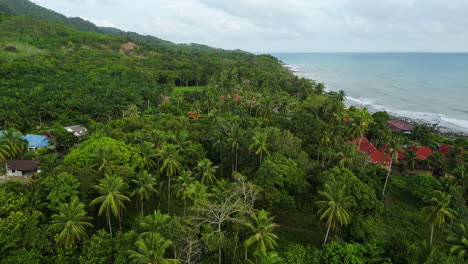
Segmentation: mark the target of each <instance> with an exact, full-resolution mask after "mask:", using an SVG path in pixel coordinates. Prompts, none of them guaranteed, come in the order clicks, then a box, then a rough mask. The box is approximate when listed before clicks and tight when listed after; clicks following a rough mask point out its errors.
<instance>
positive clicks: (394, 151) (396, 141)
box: [382, 136, 402, 196]
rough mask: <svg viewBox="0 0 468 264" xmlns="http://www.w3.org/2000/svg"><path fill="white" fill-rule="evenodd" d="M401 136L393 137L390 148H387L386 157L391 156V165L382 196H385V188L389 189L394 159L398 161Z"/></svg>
mask: <svg viewBox="0 0 468 264" xmlns="http://www.w3.org/2000/svg"><path fill="white" fill-rule="evenodd" d="M401 149H402V146H401V138H400V137H398V136H395V137H393V138H392V139H391V140H390V142H389V144H388V148H387V149H386V150H385V152H386V153H387V154H386V157H388V156H390V157H391V159H390V165H389V166H388V171H387V177H386V178H385V183H384V187H383V190H382V196H385V190H386V189H387V183H388V178H389V177H390V172H391V171H392V165H393V161H395V162H398V152H399V151H401Z"/></svg>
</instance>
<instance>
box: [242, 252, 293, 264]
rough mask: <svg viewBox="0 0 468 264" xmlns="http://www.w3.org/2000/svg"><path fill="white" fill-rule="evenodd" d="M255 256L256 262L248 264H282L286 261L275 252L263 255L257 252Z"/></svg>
mask: <svg viewBox="0 0 468 264" xmlns="http://www.w3.org/2000/svg"><path fill="white" fill-rule="evenodd" d="M254 256H255V260H256V261H255V262H253V261H250V260H249V261H248V262H247V263H249V264H254V263H255V264H280V263H284V260H283V259H282V258H281V257H280V256H279V255H278V253H277V252H275V251H270V252H268V253H266V254H263V253H262V252H260V251H255V252H254Z"/></svg>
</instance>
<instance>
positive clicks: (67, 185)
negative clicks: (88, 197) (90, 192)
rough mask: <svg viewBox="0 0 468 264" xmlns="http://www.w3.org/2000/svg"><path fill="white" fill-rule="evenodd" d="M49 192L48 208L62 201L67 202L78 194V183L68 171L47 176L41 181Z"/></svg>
mask: <svg viewBox="0 0 468 264" xmlns="http://www.w3.org/2000/svg"><path fill="white" fill-rule="evenodd" d="M42 183H43V184H44V186H45V187H46V190H47V191H48V192H49V193H48V195H47V199H48V200H49V205H48V207H49V208H50V209H52V208H55V207H57V206H58V205H60V204H62V203H67V202H69V201H70V198H71V197H73V196H77V195H79V188H80V183H79V182H78V180H77V179H76V178H75V177H74V176H73V175H71V174H69V173H66V172H64V173H60V174H58V175H56V176H49V177H47V178H45V179H44V180H43V182H42Z"/></svg>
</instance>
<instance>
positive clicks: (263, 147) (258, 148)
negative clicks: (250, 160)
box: [249, 132, 270, 164]
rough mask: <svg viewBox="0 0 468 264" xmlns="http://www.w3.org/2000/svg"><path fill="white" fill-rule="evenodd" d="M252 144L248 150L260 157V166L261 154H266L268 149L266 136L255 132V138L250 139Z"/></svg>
mask: <svg viewBox="0 0 468 264" xmlns="http://www.w3.org/2000/svg"><path fill="white" fill-rule="evenodd" d="M252 139H253V140H254V143H252V144H251V145H250V146H249V149H250V150H255V155H260V164H262V157H263V153H266V154H268V153H269V152H268V148H269V147H270V144H268V142H267V141H268V135H267V134H266V133H262V132H257V133H255V136H254V137H253V138H252Z"/></svg>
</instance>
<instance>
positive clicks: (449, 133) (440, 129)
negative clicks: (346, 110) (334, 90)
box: [278, 59, 468, 139]
mask: <svg viewBox="0 0 468 264" xmlns="http://www.w3.org/2000/svg"><path fill="white" fill-rule="evenodd" d="M278 61H279V62H280V64H281V65H282V66H283V67H284V68H285V69H286V70H288V71H289V72H291V73H292V74H294V75H296V76H298V77H303V76H300V75H299V74H298V73H299V72H300V71H298V70H296V69H295V68H294V66H293V65H290V64H287V63H285V62H284V61H282V60H279V59H278ZM314 81H315V80H314ZM326 92H327V91H326ZM327 93H328V92H327ZM347 97H348V96H347ZM345 106H346V107H350V106H354V107H356V108H358V109H367V111H369V112H370V113H371V114H373V113H375V112H379V111H371V110H369V108H368V107H365V106H362V107H359V106H357V105H353V104H345ZM385 112H387V111H385ZM387 113H388V114H389V115H390V117H391V118H392V119H394V120H400V121H404V122H407V123H410V124H413V125H426V126H427V127H428V128H429V129H430V130H431V131H432V132H433V133H436V134H438V135H441V136H442V137H445V138H448V139H457V138H464V139H468V132H464V131H460V130H457V129H454V128H449V127H445V126H440V125H439V124H438V123H437V124H434V123H430V122H427V121H423V120H417V119H413V118H410V117H407V116H397V115H394V114H391V113H389V112H387Z"/></svg>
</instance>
